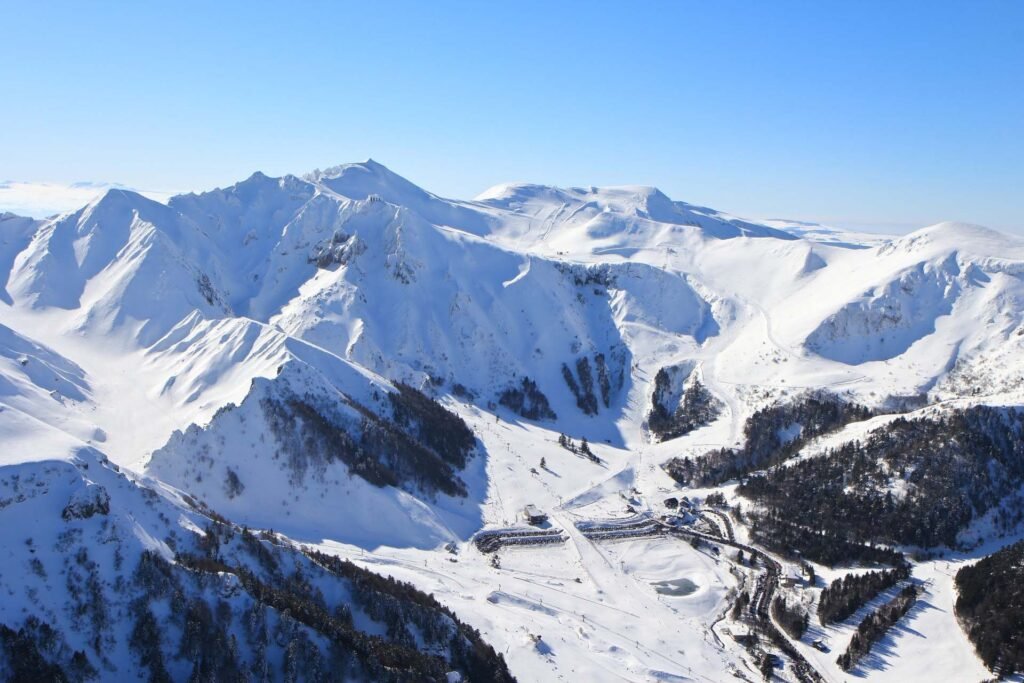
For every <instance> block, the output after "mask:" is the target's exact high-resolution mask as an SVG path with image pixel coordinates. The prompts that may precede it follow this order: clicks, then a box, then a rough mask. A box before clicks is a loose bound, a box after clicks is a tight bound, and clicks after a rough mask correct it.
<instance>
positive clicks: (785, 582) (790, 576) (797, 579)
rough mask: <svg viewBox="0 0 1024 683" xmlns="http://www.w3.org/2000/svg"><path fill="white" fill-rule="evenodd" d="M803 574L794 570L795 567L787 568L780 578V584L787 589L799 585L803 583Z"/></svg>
mask: <svg viewBox="0 0 1024 683" xmlns="http://www.w3.org/2000/svg"><path fill="white" fill-rule="evenodd" d="M803 578H804V577H803V574H801V573H800V572H799V571H797V570H796V569H794V568H793V567H786V568H785V569H784V570H783V572H782V575H781V576H780V577H779V584H780V585H782V586H783V587H785V588H792V587H793V586H797V585H799V584H800V583H801V582H802V581H803Z"/></svg>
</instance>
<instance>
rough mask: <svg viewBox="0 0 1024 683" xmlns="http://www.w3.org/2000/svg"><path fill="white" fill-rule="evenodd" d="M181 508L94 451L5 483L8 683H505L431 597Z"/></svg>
mask: <svg viewBox="0 0 1024 683" xmlns="http://www.w3.org/2000/svg"><path fill="white" fill-rule="evenodd" d="M187 500H188V499H187V498H183V497H182V496H180V495H178V494H175V493H173V492H171V491H167V490H164V489H162V488H151V487H149V486H147V485H145V484H144V483H143V482H139V481H136V480H134V479H132V478H129V477H126V476H125V475H124V474H122V473H119V472H118V471H117V468H116V467H115V466H113V465H111V464H110V463H109V462H108V461H107V460H106V458H105V457H104V456H103V455H102V454H101V453H99V452H98V451H95V450H94V449H91V448H84V447H83V448H78V449H74V450H72V451H69V452H68V453H67V454H66V458H62V459H58V460H47V461H43V462H39V463H31V464H21V465H5V466H2V467H0V519H2V521H3V524H0V547H3V548H4V549H5V550H6V551H7V552H6V553H5V557H4V560H3V563H2V566H3V571H2V572H0V589H2V590H3V592H4V596H5V597H4V600H3V601H2V603H0V676H3V677H4V678H5V679H7V680H26V681H27V680H71V681H84V680H101V681H119V680H125V679H126V678H135V677H136V672H138V673H140V674H144V675H148V676H149V677H150V678H151V679H152V680H245V679H250V678H254V679H269V680H284V679H293V680H395V681H399V680H402V681H405V680H432V681H449V680H452V676H453V675H456V676H462V677H466V678H468V679H469V680H511V677H510V676H509V674H508V671H507V669H506V668H505V664H504V662H503V660H502V659H501V658H500V656H498V655H497V654H496V653H495V652H494V651H493V650H491V648H490V647H488V646H487V645H486V644H484V643H483V642H481V640H480V638H479V636H478V634H476V633H475V632H474V631H473V630H472V629H470V628H468V627H466V626H465V625H464V624H462V623H461V622H459V621H458V620H457V619H456V618H455V617H454V615H452V614H451V612H449V611H447V610H446V609H444V608H443V607H441V605H439V604H438V603H437V602H436V601H434V600H433V599H432V598H430V597H428V596H427V595H425V594H423V593H420V592H418V591H416V590H415V589H413V588H412V587H410V586H407V585H402V584H398V583H395V582H393V581H388V580H385V579H382V578H381V577H379V576H376V575H374V574H371V573H370V572H366V571H364V570H360V569H357V568H356V567H354V566H352V565H349V564H344V563H340V562H336V561H332V558H318V557H314V556H310V555H306V554H303V553H301V552H299V551H298V550H297V549H295V548H293V547H291V546H289V545H287V544H283V543H281V542H280V541H279V540H278V539H277V538H276V537H275V536H273V535H270V534H267V535H262V536H256V535H253V534H252V533H250V532H248V531H243V530H241V529H239V528H237V527H234V526H232V525H230V524H229V523H226V522H224V521H222V520H221V519H220V518H219V517H217V516H216V515H215V514H214V513H212V512H209V511H205V512H204V511H199V510H196V509H193V508H191V507H190V506H189V505H188V504H187ZM27 520H31V522H32V523H31V524H26V523H25V522H26V521H27ZM453 672H455V673H453Z"/></svg>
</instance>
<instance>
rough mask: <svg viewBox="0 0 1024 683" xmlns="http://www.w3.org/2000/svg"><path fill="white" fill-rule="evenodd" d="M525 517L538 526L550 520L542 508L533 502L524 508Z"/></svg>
mask: <svg viewBox="0 0 1024 683" xmlns="http://www.w3.org/2000/svg"><path fill="white" fill-rule="evenodd" d="M523 519H525V520H526V521H527V522H529V523H530V524H533V525H535V526H536V525H538V524H543V523H544V522H546V521H548V516H547V515H546V514H544V513H543V512H541V510H540V508H538V507H537V506H536V505H533V504H532V503H531V504H530V505H527V506H526V507H524V508H523Z"/></svg>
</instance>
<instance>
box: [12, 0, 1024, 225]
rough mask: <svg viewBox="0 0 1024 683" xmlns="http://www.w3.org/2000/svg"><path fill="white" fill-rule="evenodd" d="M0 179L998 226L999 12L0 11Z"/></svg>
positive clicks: (1002, 112) (996, 6) (1014, 35)
mask: <svg viewBox="0 0 1024 683" xmlns="http://www.w3.org/2000/svg"><path fill="white" fill-rule="evenodd" d="M0 26H3V37H2V39H0V73H2V77H0V94H2V98H0V180H2V179H10V180H19V181H61V182H71V181H79V180H95V181H117V182H121V183H125V184H128V185H131V186H134V187H139V188H142V189H174V190H190V189H204V188H209V187H213V186H217V185H226V184H230V183H232V182H234V181H236V180H239V179H241V178H244V177H246V176H248V175H249V174H250V173H251V172H252V171H254V170H257V169H259V170H262V171H264V172H266V173H268V174H283V173H288V172H294V173H302V172H305V171H308V170H311V169H313V168H315V167H326V166H329V165H332V164H335V163H341V162H346V161H359V160H363V159H365V158H367V157H373V158H374V159H377V160H378V161H380V162H382V163H384V164H386V165H387V166H389V167H390V168H392V170H394V171H396V172H398V173H400V174H402V175H405V176H406V177H408V178H409V179H410V180H412V181H414V182H416V183H418V184H420V185H422V186H424V187H426V188H427V189H429V190H432V191H434V192H437V193H439V194H442V195H446V196H454V197H471V196H473V195H475V194H477V193H478V192H480V191H482V190H483V189H485V188H487V187H489V186H490V185H492V184H495V183H498V182H503V181H510V180H526V181H532V182H541V183H550V184H561V185H602V184H625V183H642V184H651V185H657V186H658V187H660V188H662V189H663V190H664V191H665V192H666V193H668V194H669V195H670V196H672V197H673V198H676V199H682V200H686V201H690V202H695V203H701V204H705V205H709V206H713V207H716V208H720V209H723V210H727V211H731V212H734V213H738V214H741V215H747V216H753V217H775V216H785V217H793V218H804V219H811V220H822V221H831V222H833V223H838V224H845V225H851V224H881V225H890V226H891V225H895V226H904V227H908V228H909V227H912V226H920V225H925V224H928V223H932V222H936V221H939V220H944V219H955V220H968V221H973V222H978V223H982V224H986V225H989V226H991V227H995V228H998V229H1002V230H1008V231H1014V232H1024V2H1021V1H1018V0H1005V1H1002V2H986V1H979V0H964V1H963V2H943V1H941V0H939V1H932V2H925V1H921V2H910V1H909V0H907V1H905V2H891V1H887V2H867V1H857V2H848V3H841V2H831V1H829V2H816V1H811V0H808V1H806V2H788V1H784V0H779V1H773V2H754V1H751V2H729V1H721V2H719V1H715V2H664V3H659V2H619V3H604V2H586V3H584V2H579V3H572V2H550V1H547V2H540V1H538V2H528V1H521V2H505V3H499V2H464V3H461V2H460V3H455V2H436V3H435V2H422V1H421V2H364V3H342V2H323V3H300V2H274V3H269V2H238V3H232V2H215V3H214V2H195V3H181V2H159V3H157V2H110V3H104V2H40V1H39V0H32V1H31V2H21V1H19V0H4V2H2V4H0Z"/></svg>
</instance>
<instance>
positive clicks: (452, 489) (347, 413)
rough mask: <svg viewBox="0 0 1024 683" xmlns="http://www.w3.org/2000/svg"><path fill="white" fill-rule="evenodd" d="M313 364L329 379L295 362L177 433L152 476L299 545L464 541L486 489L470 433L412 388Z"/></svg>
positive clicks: (150, 469)
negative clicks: (236, 402)
mask: <svg viewBox="0 0 1024 683" xmlns="http://www.w3.org/2000/svg"><path fill="white" fill-rule="evenodd" d="M320 355H321V357H320V358H318V359H316V360H319V361H320V363H321V367H323V366H324V365H327V368H326V371H325V372H324V371H320V370H318V369H316V368H315V367H314V366H312V365H310V364H308V363H306V362H302V361H299V360H297V359H296V360H292V361H290V362H288V363H287V364H286V365H284V366H282V368H281V372H280V374H278V375H277V376H276V377H275V378H274V379H257V380H255V381H254V383H253V387H252V389H251V391H250V392H249V394H248V395H247V396H246V398H245V400H244V401H242V402H241V404H240V405H238V406H228V407H225V408H223V409H221V410H220V411H218V413H217V414H216V415H215V416H214V418H213V419H212V421H211V422H210V424H209V426H208V427H206V428H203V429H201V428H199V427H197V426H195V425H193V426H192V427H189V429H188V430H187V431H185V432H175V433H174V435H173V436H172V437H171V439H170V441H169V442H168V443H167V445H166V446H164V447H163V448H161V449H159V450H157V451H156V452H155V453H154V454H153V457H152V459H151V460H150V462H149V465H148V466H147V470H146V471H147V473H149V474H150V475H152V476H155V477H157V478H159V479H160V480H162V481H165V482H168V483H170V484H173V485H175V486H178V487H180V488H182V489H183V490H188V491H190V492H191V493H192V494H193V495H195V496H196V497H197V498H199V499H200V500H203V501H205V502H207V503H208V504H210V505H211V506H213V507H214V508H215V509H217V510H219V511H221V512H223V513H225V514H228V515H229V516H230V518H231V519H234V520H237V521H239V522H241V523H244V524H247V525H249V526H254V527H257V528H270V527H272V528H274V529H277V530H279V531H282V532H284V533H286V534H288V535H289V536H291V537H292V538H296V539H298V540H302V541H315V542H319V541H321V540H322V539H324V538H332V539H336V540H340V541H344V542H347V543H352V544H355V545H360V546H363V547H377V546H379V545H390V546H399V547H404V546H416V547H426V548H434V547H437V546H439V545H442V544H444V543H446V542H449V541H453V540H457V539H458V538H468V537H469V535H471V534H472V532H473V531H475V530H476V529H478V528H479V527H480V524H481V520H480V504H481V502H482V498H483V496H484V492H485V491H486V482H485V481H484V480H483V477H484V474H483V464H482V462H481V455H480V454H478V453H477V452H476V446H477V444H476V440H475V438H474V437H473V434H472V432H471V431H469V429H468V428H467V427H466V426H465V425H464V423H462V422H461V420H459V419H458V418H457V417H455V416H454V415H452V414H450V413H448V412H447V411H445V410H444V408H442V407H440V406H439V405H437V404H433V403H432V402H430V400H429V399H427V398H426V397H424V396H423V395H422V394H419V393H418V392H416V391H415V390H414V389H412V388H411V387H404V388H402V389H401V390H400V391H399V390H396V389H395V388H393V387H391V386H390V385H387V384H386V383H385V382H383V381H382V380H380V379H377V378H371V377H364V376H359V375H358V373H356V371H355V370H354V369H353V368H350V367H348V366H347V365H346V364H345V363H343V362H341V361H340V360H337V359H333V363H332V362H331V357H329V356H327V355H326V354H320ZM328 377H331V380H329V379H328ZM332 380H333V381H332ZM467 479H468V481H467Z"/></svg>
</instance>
